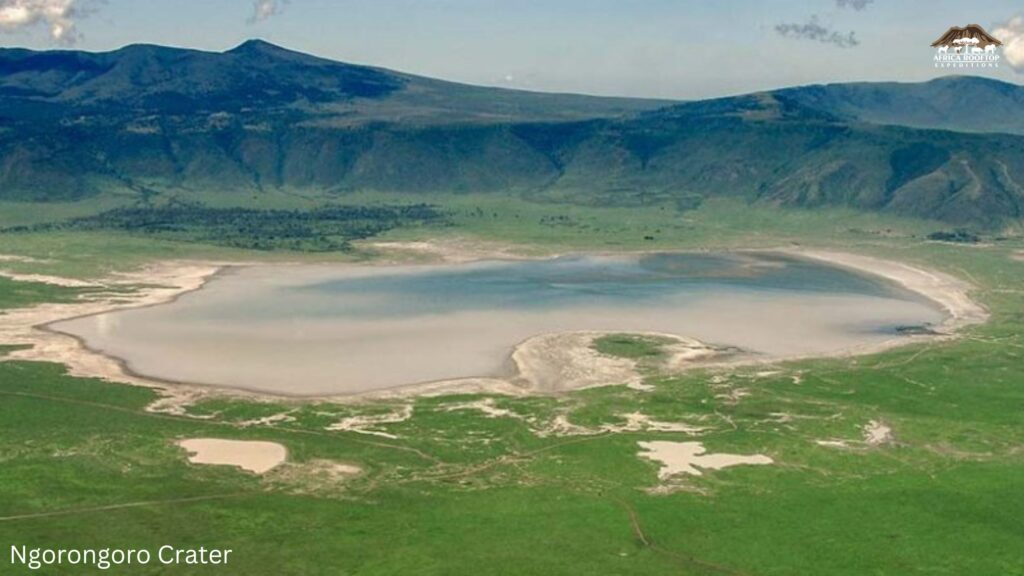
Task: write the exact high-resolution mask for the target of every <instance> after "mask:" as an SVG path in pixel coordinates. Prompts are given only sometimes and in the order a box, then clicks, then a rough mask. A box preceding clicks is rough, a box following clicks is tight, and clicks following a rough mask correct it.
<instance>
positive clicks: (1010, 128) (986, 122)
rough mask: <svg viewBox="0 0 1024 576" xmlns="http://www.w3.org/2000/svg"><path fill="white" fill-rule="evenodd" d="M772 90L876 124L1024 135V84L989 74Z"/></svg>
mask: <svg viewBox="0 0 1024 576" xmlns="http://www.w3.org/2000/svg"><path fill="white" fill-rule="evenodd" d="M773 94H774V95H775V96H776V97H778V98H784V99H790V100H792V101H793V102H795V103H798V104H802V105H804V106H807V107H809V108H814V109H817V110H822V111H827V112H830V113H832V114H835V115H837V116H840V117H844V118H848V119H851V120H859V121H863V122H870V123H873V124H890V125H898V126H907V127H913V128H936V129H942V130H956V131H963V132H993V133H1006V134H1022V135H1024V86H1017V85H1014V84H1007V83H1005V82H999V81H997V80H990V79H986V78H978V77H973V76H949V77H945V78H939V79H936V80H932V81H929V82H922V83H919V84H901V83H896V82H878V83H867V82H859V83H853V84H829V85H823V86H806V87H800V88H790V89H787V90H779V91H776V92H774V93H773Z"/></svg>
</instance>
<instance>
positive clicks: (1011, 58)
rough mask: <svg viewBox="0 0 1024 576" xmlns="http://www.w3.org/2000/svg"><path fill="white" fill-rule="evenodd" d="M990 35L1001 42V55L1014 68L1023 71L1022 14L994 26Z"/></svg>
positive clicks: (1023, 25) (1023, 39)
mask: <svg viewBox="0 0 1024 576" xmlns="http://www.w3.org/2000/svg"><path fill="white" fill-rule="evenodd" d="M992 36H995V37H996V39H997V40H999V41H1001V42H1002V43H1003V56H1004V57H1005V58H1006V63H1007V64H1009V65H1010V66H1011V67H1012V68H1013V69H1014V70H1016V71H1018V72H1024V16H1014V17H1013V18H1011V19H1010V20H1009V21H1008V22H1005V23H1003V24H1000V25H998V26H996V28H995V29H994V30H992Z"/></svg>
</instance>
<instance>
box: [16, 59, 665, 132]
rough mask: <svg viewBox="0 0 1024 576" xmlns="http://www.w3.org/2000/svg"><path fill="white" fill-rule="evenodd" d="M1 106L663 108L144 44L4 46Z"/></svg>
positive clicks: (462, 112) (393, 112) (423, 117)
mask: <svg viewBox="0 0 1024 576" xmlns="http://www.w3.org/2000/svg"><path fill="white" fill-rule="evenodd" d="M0 103H2V104H3V108H2V110H4V111H5V112H6V114H5V116H7V117H8V118H12V119H14V118H18V119H25V118H27V117H33V118H34V117H50V118H53V117H61V116H66V115H73V114H80V113H106V114H115V115H124V114H132V115H140V114H146V113H153V114H157V113H159V114H172V115H178V114H185V115H193V114H199V113H210V112H228V113H242V112H257V113H270V112H274V111H277V112H289V111H291V112H294V111H300V112H302V113H304V114H308V115H311V116H314V117H329V118H330V119H331V120H333V121H335V122H343V123H346V124H354V123H367V122H379V121H403V122H409V121H417V122H421V123H448V122H453V121H463V122H464V121H488V122H493V121H521V120H531V119H532V120H557V119H579V118H592V117H602V116H614V115H619V114H623V113H626V112H633V111H638V110H646V109H651V108H655V107H658V106H662V105H664V104H666V102H664V101H658V100H641V99H630V98H596V97H592V96H577V95H569V94H538V93H532V92H524V91H519V90H504V89H497V88H480V87H475V86H467V85H464V84H457V83H454V82H444V81H440V80H433V79H429V78H422V77H418V76H413V75H409V74H403V73H399V72H393V71H390V70H385V69H381V68H373V67H369V66H357V65H353V64H345V63H341V62H334V61H331V60H326V59H323V58H317V57H315V56H310V55H307V54H302V53H299V52H293V51H291V50H287V49H285V48H281V47H279V46H275V45H273V44H269V43H267V42H263V41H259V40H251V41H249V42H246V43H244V44H242V45H240V46H238V47H236V48H234V49H232V50H228V51H227V52H223V53H214V52H203V51H199V50H187V49H181V48H167V47H162V46H152V45H141V44H140V45H131V46H127V47H125V48H122V49H120V50H115V51H113V52H103V53H89V52H76V51H49V52H34V51H30V50H20V49H0ZM12 111H17V116H15V114H14V113H12ZM0 113H3V112H0Z"/></svg>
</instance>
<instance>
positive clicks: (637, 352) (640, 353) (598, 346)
mask: <svg viewBox="0 0 1024 576" xmlns="http://www.w3.org/2000/svg"><path fill="white" fill-rule="evenodd" d="M672 343H673V340H672V339H671V338H663V337H659V336H647V335H637V334H609V335H607V336H601V337H598V338H595V339H594V344H593V347H594V350H596V351H598V352H600V353H601V354H604V355H606V356H614V357H616V358H628V359H630V360H657V359H660V358H664V357H665V351H664V350H663V347H664V346H666V345H669V344H672Z"/></svg>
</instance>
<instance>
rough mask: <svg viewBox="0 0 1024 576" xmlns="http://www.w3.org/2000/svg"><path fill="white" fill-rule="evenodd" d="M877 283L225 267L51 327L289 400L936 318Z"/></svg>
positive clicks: (591, 269)
mask: <svg viewBox="0 0 1024 576" xmlns="http://www.w3.org/2000/svg"><path fill="white" fill-rule="evenodd" d="M943 317H944V315H943V312H942V311H941V310H940V309H939V308H938V307H937V306H936V305H935V304H933V303H931V302H929V301H927V300H925V299H924V298H923V297H921V296H919V295H917V294H914V293H911V292H909V291H907V290H904V289H902V288H900V287H899V286H896V285H894V284H891V283H889V282H887V281H885V280H882V279H879V278H875V277H872V276H867V275H862V274H858V273H856V272H853V271H850V270H847V269H843V268H836V267H830V266H826V265H822V264H819V263H816V262H812V261H807V260H803V259H798V258H793V257H789V256H782V255H775V254H763V253H758V254H752V253H723V254H667V253H666V254H646V255H623V256H604V255H600V256H598V255H582V256H567V257H561V258H556V259H550V260H530V261H487V262H478V263H472V264H458V265H423V266H324V265H309V266H304V265H303V266H299V265H278V266H254V267H246V268H233V269H230V270H229V271H227V272H226V273H224V274H221V275H219V276H218V277H217V278H215V279H214V280H212V281H211V282H209V283H208V284H207V285H206V286H205V287H204V288H203V289H201V290H198V291H195V292H191V293H188V294H184V295H183V296H181V297H180V298H178V299H177V300H175V301H174V302H171V303H168V304H163V305H159V306H152V307H148V308H138V309H132V310H123V311H116V312H110V313H105V314H99V315H95V316H89V317H84V318H78V319H74V320H69V321H64V322H60V323H57V324H55V325H53V328H54V329H57V330H60V331H62V332H67V333H70V334H74V335H76V336H79V337H80V338H82V339H83V340H84V341H85V343H86V344H87V345H88V346H89V347H90V348H92V349H95V350H99V351H102V352H104V353H106V354H108V355H110V356H114V357H117V358H120V359H122V360H123V361H124V362H125V363H126V364H127V365H128V367H129V368H130V369H131V370H133V371H135V372H137V373H139V374H143V375H146V376H150V377H154V378H160V379H164V380H171V381H181V382H194V383H202V384H210V385H218V386H227V387H235V388H244V389H248V390H256V391H262V392H271V393H277V394H287V395H328V394H354V393H361V392H367V391H372V390H380V389H385V388H390V387H395V386H400V385H405V384H414V383H420V382H429V381H436V380H448V379H456V378H463V377H473V376H493V375H499V374H501V373H502V371H503V370H506V369H507V366H508V358H509V356H510V354H511V352H512V350H513V348H514V347H515V345H516V344H518V343H520V342H522V341H523V340H525V339H527V338H529V337H531V336H535V335H538V334H545V333H552V332H566V331H576V330H601V331H623V332H629V331H634V332H665V333H671V334H679V335H682V336H689V337H694V338H697V339H700V340H703V341H705V342H708V343H712V344H721V345H730V346H737V347H741V348H744V349H747V350H749V351H751V352H754V353H758V354H763V355H769V356H792V355H805V354H824V353H828V352H834V351H840V350H844V349H848V348H852V347H855V346H860V345H869V344H872V343H879V342H882V341H885V340H889V339H892V338H893V337H894V336H895V335H896V333H897V329H898V328H899V327H901V326H920V325H924V324H928V323H939V322H941V321H942V319H943Z"/></svg>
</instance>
